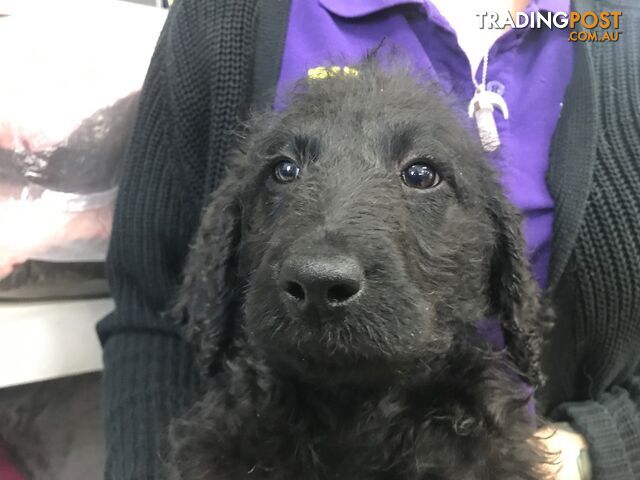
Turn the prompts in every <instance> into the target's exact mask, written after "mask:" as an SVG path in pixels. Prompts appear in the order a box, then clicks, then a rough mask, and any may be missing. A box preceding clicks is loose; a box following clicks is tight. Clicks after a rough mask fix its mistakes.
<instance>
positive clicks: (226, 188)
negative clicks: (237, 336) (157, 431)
mask: <svg viewBox="0 0 640 480" xmlns="http://www.w3.org/2000/svg"><path fill="white" fill-rule="evenodd" d="M241 183H242V182H240V181H237V179H234V178H233V177H232V178H227V179H226V180H225V181H224V182H223V183H222V185H221V186H220V187H219V188H218V189H217V190H216V192H215V193H214V195H213V197H212V200H211V203H210V205H209V206H208V207H207V209H206V211H205V213H204V215H203V217H202V221H201V223H200V227H199V229H198V232H197V234H196V237H195V242H194V244H193V245H192V247H191V251H190V252H189V254H188V256H187V261H186V264H185V268H184V272H183V281H182V285H181V286H180V289H179V291H178V296H177V302H176V304H175V307H174V308H173V314H174V316H175V317H176V318H178V319H180V320H181V321H182V323H183V325H184V330H183V331H184V334H185V337H186V339H187V341H188V342H189V343H191V344H192V345H194V346H195V347H196V349H197V360H198V364H199V366H200V369H201V373H202V374H204V375H207V374H208V373H210V371H211V369H212V367H213V366H214V365H215V364H216V363H217V362H218V360H219V357H220V355H221V354H222V353H223V352H224V350H225V348H226V347H227V346H228V345H229V344H230V343H231V341H232V339H233V336H234V328H235V327H236V326H235V322H236V321H237V320H238V319H237V318H236V317H237V302H238V300H237V291H238V287H239V279H238V271H237V266H238V246H239V243H240V231H241V220H242V203H241V199H240V195H241V191H240V187H239V185H241Z"/></svg>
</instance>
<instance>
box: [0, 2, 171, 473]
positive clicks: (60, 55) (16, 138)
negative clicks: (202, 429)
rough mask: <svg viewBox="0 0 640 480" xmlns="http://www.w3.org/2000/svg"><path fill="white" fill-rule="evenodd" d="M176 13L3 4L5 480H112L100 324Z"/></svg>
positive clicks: (103, 5) (1, 444)
mask: <svg viewBox="0 0 640 480" xmlns="http://www.w3.org/2000/svg"><path fill="white" fill-rule="evenodd" d="M140 4H146V5H140ZM166 6H168V2H167V0H146V1H145V0H135V1H131V2H128V1H123V0H0V71H1V72H2V75H0V479H1V480H23V479H36V480H40V479H43V480H45V479H46V480H49V479H55V480H67V479H69V480H76V479H77V480H80V479H82V480H85V479H86V480H91V479H101V478H102V476H103V465H104V437H103V430H102V411H101V402H100V400H101V393H100V381H101V374H100V370H101V368H102V362H101V351H100V345H99V342H98V339H97V337H96V334H95V324H96V322H97V321H98V320H100V319H101V318H102V317H103V316H104V315H106V314H107V313H108V312H109V311H111V310H112V308H113V302H112V300H111V299H110V298H109V293H108V288H107V283H106V279H105V269H104V260H105V255H106V250H107V246H108V241H109V234H110V231H111V218H112V211H113V205H114V201H115V197H116V194H117V187H118V179H119V167H120V161H121V158H122V155H123V152H124V148H125V145H126V142H127V139H128V135H129V133H130V131H131V125H132V121H133V118H134V116H135V111H136V104H137V98H138V93H139V90H140V88H141V86H142V83H143V80H144V76H145V73H146V69H147V66H148V63H149V60H150V57H151V54H152V53H153V48H154V46H155V43H156V40H157V38H158V35H159V33H160V29H161V28H162V25H163V23H164V20H165V17H166V9H165V8H162V7H166ZM157 7H160V8H157Z"/></svg>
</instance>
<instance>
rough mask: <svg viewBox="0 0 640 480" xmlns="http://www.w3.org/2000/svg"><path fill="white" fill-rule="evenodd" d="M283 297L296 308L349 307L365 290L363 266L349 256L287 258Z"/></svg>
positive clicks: (282, 278) (281, 284)
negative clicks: (363, 289)
mask: <svg viewBox="0 0 640 480" xmlns="http://www.w3.org/2000/svg"><path fill="white" fill-rule="evenodd" d="M278 284H279V287H280V292H281V295H282V296H283V297H284V298H285V300H286V301H287V302H288V303H289V304H290V305H292V306H293V307H294V308H295V309H297V310H300V311H303V310H305V309H307V308H310V307H316V308H318V309H328V308H332V307H340V306H344V305H347V304H349V303H350V302H351V301H352V300H354V299H355V298H356V297H357V296H358V294H359V293H360V292H361V291H362V288H363V287H364V272H363V270H362V267H361V266H360V264H359V263H358V262H357V261H356V260H355V259H353V258H351V257H347V256H331V257H318V256H302V255H296V256H291V257H289V258H287V260H285V261H284V263H283V264H282V268H281V269H280V277H279V279H278Z"/></svg>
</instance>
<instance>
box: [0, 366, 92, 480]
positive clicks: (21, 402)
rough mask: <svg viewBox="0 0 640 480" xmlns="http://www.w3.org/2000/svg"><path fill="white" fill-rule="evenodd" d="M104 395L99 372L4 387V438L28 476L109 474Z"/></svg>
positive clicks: (0, 410) (52, 478) (38, 479)
mask: <svg viewBox="0 0 640 480" xmlns="http://www.w3.org/2000/svg"><path fill="white" fill-rule="evenodd" d="M100 398H101V375H100V374H99V373H91V374H86V375H78V376H73V377H66V378H61V379H56V380H50V381H46V382H40V383H34V384H29V385H21V386H16V387H10V388H3V389H0V442H2V443H3V444H4V446H5V449H6V453H7V454H8V455H9V457H10V459H11V461H12V463H14V464H15V465H16V466H17V467H18V468H19V470H21V472H22V473H23V474H24V478H25V479H28V480H76V479H77V480H101V479H102V478H103V471H104V457H105V441H104V429H103V424H102V408H101V400H100ZM1 480H5V479H4V478H2V479H1Z"/></svg>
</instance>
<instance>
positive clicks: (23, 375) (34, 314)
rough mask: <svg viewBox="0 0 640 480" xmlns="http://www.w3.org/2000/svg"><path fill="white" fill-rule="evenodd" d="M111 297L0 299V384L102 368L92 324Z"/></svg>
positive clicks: (103, 312)
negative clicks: (35, 299) (0, 300)
mask: <svg viewBox="0 0 640 480" xmlns="http://www.w3.org/2000/svg"><path fill="white" fill-rule="evenodd" d="M111 310H113V300H111V299H109V298H106V299H94V300H69V301H47V302H10V303H8V302H2V303H0V388H4V387H9V386H13V385H20V384H24V383H31V382H38V381H42V380H49V379H53V378H58V377H64V376H69V375H78V374H81V373H88V372H95V371H98V370H101V369H102V351H101V348H100V343H99V341H98V337H97V335H96V332H95V325H96V323H97V322H98V320H100V319H101V318H103V317H104V316H105V315H106V314H107V313H109V312H110V311H111Z"/></svg>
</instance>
